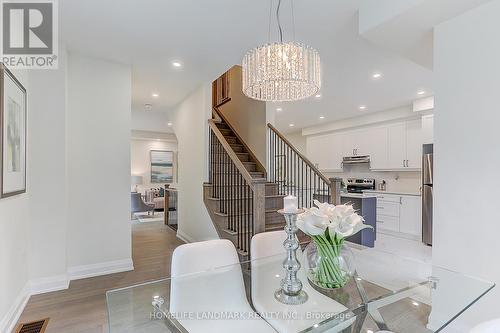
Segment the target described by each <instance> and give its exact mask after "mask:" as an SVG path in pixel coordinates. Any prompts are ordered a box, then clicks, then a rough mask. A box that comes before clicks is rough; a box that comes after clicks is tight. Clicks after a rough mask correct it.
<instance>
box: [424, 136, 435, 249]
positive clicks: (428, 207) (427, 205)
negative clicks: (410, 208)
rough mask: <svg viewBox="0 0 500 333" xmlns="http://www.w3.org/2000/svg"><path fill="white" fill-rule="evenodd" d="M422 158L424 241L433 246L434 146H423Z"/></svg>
mask: <svg viewBox="0 0 500 333" xmlns="http://www.w3.org/2000/svg"><path fill="white" fill-rule="evenodd" d="M422 151H423V156H422V241H423V242H424V243H425V244H427V245H432V183H433V168H432V165H433V156H434V146H433V145H432V144H426V145H424V146H423V150H422Z"/></svg>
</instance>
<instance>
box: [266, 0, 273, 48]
mask: <svg viewBox="0 0 500 333" xmlns="http://www.w3.org/2000/svg"><path fill="white" fill-rule="evenodd" d="M272 12H273V0H271V1H269V26H268V27H267V42H268V43H271V16H272Z"/></svg>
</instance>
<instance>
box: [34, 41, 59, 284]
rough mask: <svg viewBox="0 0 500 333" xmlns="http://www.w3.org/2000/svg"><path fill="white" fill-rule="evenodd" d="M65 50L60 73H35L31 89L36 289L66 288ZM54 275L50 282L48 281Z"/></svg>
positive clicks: (48, 71)
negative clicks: (47, 278) (47, 284)
mask: <svg viewBox="0 0 500 333" xmlns="http://www.w3.org/2000/svg"><path fill="white" fill-rule="evenodd" d="M66 66H67V54H66V51H65V49H64V48H62V50H61V52H60V54H59V69H58V70H46V71H44V70H40V71H38V70H33V71H30V73H29V75H30V89H29V91H28V96H29V101H30V105H29V106H30V109H29V123H28V126H29V128H28V130H29V139H28V144H29V146H28V149H29V153H28V165H29V173H28V180H29V182H28V191H29V196H30V207H29V208H30V219H29V221H30V234H31V242H30V243H31V244H30V245H31V250H30V253H31V258H30V271H31V279H32V281H31V282H32V285H33V286H32V288H34V289H35V290H34V291H35V292H38V291H39V290H40V288H46V287H47V286H42V285H45V284H46V283H49V284H51V286H48V288H54V289H59V288H64V287H67V284H68V281H67V277H66V257H67V255H66V245H67V243H66V235H67V227H66V226H67V221H68V209H67V198H68V195H67V188H66V185H67V183H66V172H67V161H66V120H67V114H66V110H67V107H66V87H67V84H66V83H67V82H66V73H67V68H66ZM46 277H50V281H45V279H44V278H46Z"/></svg>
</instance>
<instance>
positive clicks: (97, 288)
mask: <svg viewBox="0 0 500 333" xmlns="http://www.w3.org/2000/svg"><path fill="white" fill-rule="evenodd" d="M180 244H182V241H181V240H179V239H178V238H176V236H175V231H173V230H172V229H170V228H169V227H167V226H165V225H164V224H163V222H150V223H141V224H138V223H135V224H133V226H132V257H133V260H134V268H135V269H134V271H130V272H124V273H117V274H110V275H105V276H99V277H94V278H88V279H81V280H75V281H71V283H70V286H69V289H67V290H63V291H57V292H52V293H47V294H42V295H36V296H33V297H31V298H30V300H29V302H28V304H27V306H26V308H25V309H24V312H23V313H22V315H21V318H20V319H19V322H28V321H32V320H37V319H41V318H46V317H50V321H49V325H48V326H47V330H46V332H47V333H103V332H108V327H107V325H108V323H107V317H108V316H107V309H106V291H108V290H110V289H115V288H121V287H125V286H129V285H132V284H136V283H139V282H145V281H151V280H157V279H160V278H164V277H167V276H169V274H170V262H171V256H172V252H173V251H174V249H175V248H176V247H177V246H179V245H180Z"/></svg>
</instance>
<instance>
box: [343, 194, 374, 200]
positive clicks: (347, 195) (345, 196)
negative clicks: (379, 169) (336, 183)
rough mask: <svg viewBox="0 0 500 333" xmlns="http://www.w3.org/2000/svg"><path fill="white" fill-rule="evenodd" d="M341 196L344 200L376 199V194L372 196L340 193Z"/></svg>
mask: <svg viewBox="0 0 500 333" xmlns="http://www.w3.org/2000/svg"><path fill="white" fill-rule="evenodd" d="M340 196H341V197H342V198H357V199H364V198H374V197H375V193H373V194H370V193H340Z"/></svg>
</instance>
